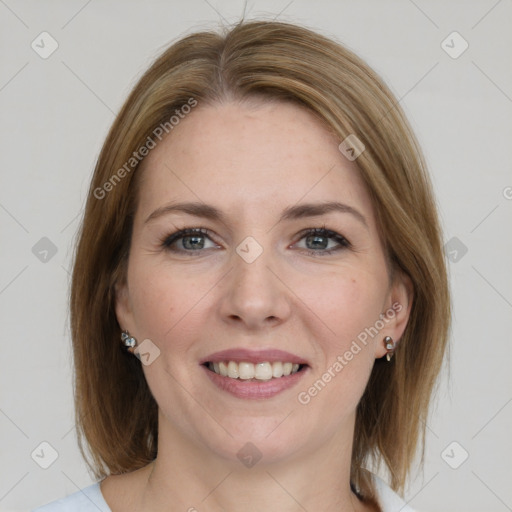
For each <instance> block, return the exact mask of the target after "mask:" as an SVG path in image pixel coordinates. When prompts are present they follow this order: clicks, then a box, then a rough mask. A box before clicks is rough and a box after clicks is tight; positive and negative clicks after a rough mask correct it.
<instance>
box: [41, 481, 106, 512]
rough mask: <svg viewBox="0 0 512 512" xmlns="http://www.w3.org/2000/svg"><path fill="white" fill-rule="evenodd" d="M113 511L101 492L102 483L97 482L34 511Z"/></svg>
mask: <svg viewBox="0 0 512 512" xmlns="http://www.w3.org/2000/svg"><path fill="white" fill-rule="evenodd" d="M65 511H67V512H69V511H72V512H98V511H101V512H112V511H111V509H110V508H109V506H108V505H107V503H106V501H105V499H104V498H103V495H102V493H101V489H100V484H99V482H96V483H95V484H92V485H90V486H89V487H85V488H84V489H80V490H79V491H76V492H75V493H73V494H70V495H69V496H66V497H65V498H61V499H59V500H55V501H52V502H51V503H48V504H46V505H43V506H41V507H38V508H36V509H34V510H32V512H65Z"/></svg>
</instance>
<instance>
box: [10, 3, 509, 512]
mask: <svg viewBox="0 0 512 512" xmlns="http://www.w3.org/2000/svg"><path fill="white" fill-rule="evenodd" d="M243 10H244V2H243V1H242V0H230V1H225V2H221V1H220V0H208V1H206V0H188V1H187V2H178V1H176V0H175V1H167V2H165V1H156V0H152V1H149V2H141V1H139V2H135V1H124V2H121V1H103V2H101V1H99V0H92V1H86V0H73V1H67V2H64V1H47V2H36V1H30V2H29V1H15V0H0V62H1V69H0V111H1V122H0V141H1V151H0V158H1V164H0V172H1V187H0V233H1V249H2V250H1V253H0V258H1V260H0V269H1V270H0V272H1V274H0V315H1V319H0V326H1V352H0V368H1V370H0V456H1V468H0V510H1V511H4V512H5V511H26V510H30V509H31V508H32V507H35V506H36V505H40V504H42V503H46V502H48V501H50V500H53V499H56V498H58V497H62V496H65V495H67V494H70V493H72V492H75V491H76V490H78V489H79V488H82V487H85V486H87V485H89V484H91V483H92V482H93V480H92V479H91V477H90V475H89V474H88V473H87V471H86V468H85V464H84V463H83V461H82V460H81V457H80V455H79V452H78V448H77V445H76V437H75V430H74V428H73V409H72V367H71V351H70V338H69V329H68V312H67V294H68V284H69V270H70V268H71V256H72V250H73V249H72V248H73V243H74V237H75V233H76V229H77V227H78V221H79V218H80V215H81V209H82V207H83V203H84V198H85V195H86V190H87V187H88V183H89V180H90V176H91V173H92V170H93V167H94V163H95V159H96V158H97V155H98V153H99V150H100V147H101V144H102V142H103V139H104V137H105V136H106V133H107V130H108V128H109V126H110V125H111V123H112V121H113V119H114V116H115V113H116V112H117V111H118V110H119V108H120V106H121V105H122V103H123V101H124V100H125V98H126V95H127V94H128V92H129V90H130V89H131V87H132V86H133V85H134V83H135V81H136V79H137V78H138V77H139V76H140V75H141V73H142V72H143V71H144V70H145V69H146V68H147V66H148V64H149V62H150V59H152V58H153V57H154V56H155V55H156V54H157V53H159V52H160V51H161V50H162V49H163V48H164V47H165V46H167V45H168V44H169V43H170V42H171V41H173V40H175V39H177V38H178V37H180V36H182V35H184V34H185V33H189V32H191V31H194V30H197V29H199V28H214V27H216V26H217V24H218V21H219V20H220V19H221V18H225V19H226V20H227V21H230V22H231V21H235V20H236V19H238V18H239V17H240V16H241V14H242V12H243ZM261 16H266V17H267V18H272V17H276V16H277V18H278V19H280V20H283V21H291V22H298V23H303V24H306V25H307V26H309V27H311V28H314V29H318V30H320V31H321V32H323V33H324V34H326V35H328V36H333V37H336V38H338V39H339V40H340V41H342V42H344V43H345V44H346V45H347V46H348V47H350V48H351V49H353V50H355V51H356V52H357V53H358V54H359V55H360V56H361V57H363V58H364V59H365V60H367V62H368V63H369V64H370V65H371V66H373V67H374V68H375V69H376V70H377V71H378V72H379V73H380V74H381V75H382V76H383V78H384V79H385V80H386V81H387V83H388V84H389V85H390V87H391V88H392V90H393V91H394V92H395V94H396V95H397V97H398V98H400V103H401V105H402V106H403V107H404V109H405V111H406V113H407V114H408V116H409V118H410V120H411V123H412V125H413V127H414V129H415V130H416V133H417V135H418V138H419V140H420V143H421V144H422V146H423V148H424V151H425V154H426V157H427V161H428V164H429V167H430V170H431V173H432V176H433V181H434V184H435V189H436V193H437V197H438V200H439V208H440V213H441V217H442V222H443V226H444V230H445V242H448V241H450V240H451V242H450V243H449V250H448V251H447V256H448V257H449V258H450V259H451V260H453V261H451V262H450V265H449V266H450V274H451V285H452V290H453V296H454V324H453V332H452V337H451V344H452V362H451V374H450V378H449V379H448V376H447V372H445V374H444V377H443V380H442V381H441V388H440V392H439V400H438V402H437V406H436V408H435V409H434V412H433V414H432V417H431V419H430V420H429V422H428V425H427V426H428V438H427V450H426V464H425V469H424V472H423V473H418V474H416V476H415V477H414V478H413V481H412V484H411V486H410V487H409V489H408V490H407V494H406V498H407V500H409V501H410V504H411V506H413V507H414V508H416V509H418V510H419V511H424V512H426V511H431V512H437V511H451V512H457V511H460V512H471V511H485V512H501V511H506V510H512V489H511V486H510V482H511V481H512V469H511V463H510V458H511V454H512V440H511V436H510V432H511V431H512V428H511V427H512V404H511V401H512V386H511V384H512V376H511V372H510V364H511V362H512V361H511V354H512V344H511V343H510V341H511V337H510V332H511V330H512V314H511V313H512V271H511V261H512V258H511V256H512V241H511V229H510V225H511V223H510V221H511V218H512V172H511V163H510V147H511V135H512V133H511V132H512V129H511V128H512V116H511V114H512V72H511V66H510V63H511V62H512V60H511V53H512V52H511V49H512V30H511V28H512V26H511V21H512V3H511V1H510V0H501V1H495V0H480V1H471V2H470V1H450V2H447V1H427V0H414V1H412V0H396V1H377V0H375V1H369V0H365V1H352V0H351V1H339V2H334V1H331V2H329V1H315V2H313V1H309V2H308V1H306V0H294V1H291V2H290V0H274V1H269V0H249V1H248V2H247V5H246V17H247V18H254V17H261ZM43 31H47V32H48V33H49V34H51V36H52V37H53V38H54V39H55V40H56V41H57V43H58V49H57V50H56V51H55V52H54V53H53V54H52V55H50V56H49V57H48V58H46V59H43V58H42V57H41V56H40V55H39V54H38V53H36V51H34V49H33V48H32V47H31V43H32V41H35V43H34V44H39V51H40V52H42V51H48V49H49V48H51V47H50V45H49V43H50V41H49V39H45V40H44V41H45V42H44V48H45V49H44V50H43V48H42V46H43V43H41V38H42V37H47V36H39V35H40V34H41V32H43ZM454 31H457V32H458V33H459V34H460V35H461V36H462V38H464V40H465V41H467V43H468V44H469V47H468V49H467V50H466V51H465V52H464V53H462V54H461V55H460V56H458V57H457V58H453V57H452V56H450V55H449V54H448V53H447V51H449V52H451V53H452V55H454V54H455V53H458V52H460V50H461V49H462V48H463V41H462V40H461V39H458V36H456V35H455V36H453V35H452V36H450V37H449V38H448V39H447V40H446V42H445V43H444V45H442V42H443V41H444V40H445V39H446V38H447V37H448V36H449V35H450V34H451V33H452V32H454ZM445 50H447V51H445ZM507 187H508V188H507ZM43 237H47V238H48V239H49V240H51V242H52V243H53V244H54V245H55V248H56V249H57V252H56V254H55V255H53V256H52V252H51V250H50V252H48V253H45V252H44V250H47V249H48V247H47V245H45V244H48V242H47V241H43V242H39V241H40V239H41V238H43ZM453 237H456V238H457V239H458V242H457V241H453V240H452V239H453ZM38 242H39V245H36V244H37V243H38ZM457 243H458V246H457V245H455V244H457ZM34 246H35V247H36V249H34V250H33V247H34ZM464 247H466V248H467V253H465V254H464V250H463V249H464ZM461 248H462V250H461ZM41 259H42V260H45V259H46V260H47V261H41ZM42 442H47V443H50V445H51V446H52V447H53V448H54V449H55V450H56V451H57V452H58V458H57V459H56V460H55V462H53V464H51V465H50V467H48V469H42V468H41V467H40V466H39V465H38V464H37V463H36V462H35V460H37V461H38V462H40V463H43V462H44V459H45V457H46V462H49V461H50V459H49V458H48V457H50V455H49V454H50V453H51V450H50V449H48V448H45V447H44V445H43V447H42V448H41V447H40V443H42ZM453 442H456V443H458V444H455V445H453V444H451V443H453ZM34 450H35V453H39V454H41V453H44V454H45V455H44V457H42V456H40V457H39V458H38V457H36V456H35V455H34V459H35V460H34V459H33V458H32V457H31V454H32V453H33V452H34ZM41 450H42V452H41ZM466 452H467V454H468V455H469V456H468V458H467V460H465V461H464V462H463V463H462V464H461V462H462V461H463V459H464V456H465V453H466ZM459 464H460V466H459ZM451 466H453V467H456V466H459V467H458V468H457V469H454V468H453V467H451ZM310 512H313V511H310Z"/></svg>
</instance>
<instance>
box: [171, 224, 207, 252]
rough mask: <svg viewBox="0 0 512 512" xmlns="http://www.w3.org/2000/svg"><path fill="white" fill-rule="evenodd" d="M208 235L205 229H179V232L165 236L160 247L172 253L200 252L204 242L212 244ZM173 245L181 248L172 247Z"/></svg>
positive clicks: (203, 247)
mask: <svg viewBox="0 0 512 512" xmlns="http://www.w3.org/2000/svg"><path fill="white" fill-rule="evenodd" d="M209 233H210V232H209V230H208V229H206V228H187V229H181V230H180V231H177V232H176V233H173V234H171V235H169V236H167V237H166V238H165V239H164V240H162V242H161V244H162V247H164V248H165V249H167V250H169V251H172V252H177V253H180V252H181V253H185V252H188V253H190V252H193V251H199V252H200V251H201V250H202V249H205V240H209V241H210V242H212V243H213V241H212V240H211V238H210V236H209ZM177 242H180V243H177ZM175 245H178V246H181V247H174V246H175ZM209 248H210V247H206V249H209Z"/></svg>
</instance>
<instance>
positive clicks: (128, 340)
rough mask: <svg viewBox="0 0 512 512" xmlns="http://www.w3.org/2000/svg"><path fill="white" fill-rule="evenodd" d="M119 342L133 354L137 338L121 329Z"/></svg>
mask: <svg viewBox="0 0 512 512" xmlns="http://www.w3.org/2000/svg"><path fill="white" fill-rule="evenodd" d="M121 343H123V345H124V346H125V348H126V350H127V351H128V352H130V353H131V354H133V351H134V350H135V345H136V344H137V340H136V339H135V338H134V337H133V336H131V335H130V333H129V332H128V331H123V332H122V333H121Z"/></svg>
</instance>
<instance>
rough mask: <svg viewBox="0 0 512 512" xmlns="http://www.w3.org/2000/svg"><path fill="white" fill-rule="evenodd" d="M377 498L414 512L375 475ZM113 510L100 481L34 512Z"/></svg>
mask: <svg viewBox="0 0 512 512" xmlns="http://www.w3.org/2000/svg"><path fill="white" fill-rule="evenodd" d="M373 478H374V481H375V488H376V491H377V499H378V502H379V505H380V508H381V509H382V512H414V510H413V509H412V508H411V507H409V505H407V504H406V503H405V501H404V500H403V499H402V498H400V496H398V494H396V493H395V492H394V491H393V489H391V487H389V486H388V485H387V484H386V482H384V480H382V479H381V478H379V477H378V476H376V475H373ZM70 511H71V512H98V511H100V512H112V510H111V509H110V507H109V506H108V505H107V502H106V501H105V498H103V494H102V493H101V489H100V483H99V482H96V483H95V484H92V485H90V486H89V487H85V488H84V489H81V490H80V491H76V492H75V493H73V494H70V495H69V496H66V497H65V498H61V499H60V500H56V501H52V502H51V503H48V504H47V505H43V506H42V507H38V508H36V509H34V510H32V512H70Z"/></svg>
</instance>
